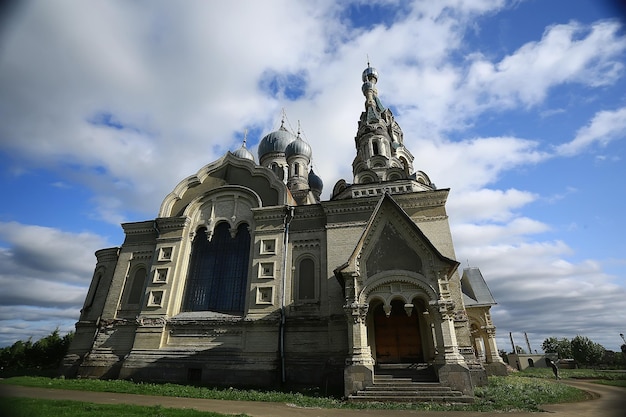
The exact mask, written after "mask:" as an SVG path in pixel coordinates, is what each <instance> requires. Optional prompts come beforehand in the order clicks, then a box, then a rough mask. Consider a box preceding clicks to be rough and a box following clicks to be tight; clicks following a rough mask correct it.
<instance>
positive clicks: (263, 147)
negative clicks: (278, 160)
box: [258, 125, 295, 160]
mask: <svg viewBox="0 0 626 417" xmlns="http://www.w3.org/2000/svg"><path fill="white" fill-rule="evenodd" d="M294 140H295V137H294V136H293V134H291V133H290V132H289V131H288V130H287V129H285V126H284V125H281V126H280V128H279V129H278V130H276V131H274V132H271V133H268V134H267V135H265V136H264V137H263V139H261V142H259V151H258V153H259V160H260V159H262V158H263V156H265V155H267V154H268V153H272V152H285V148H287V145H289V144H290V143H291V142H293V141H294Z"/></svg>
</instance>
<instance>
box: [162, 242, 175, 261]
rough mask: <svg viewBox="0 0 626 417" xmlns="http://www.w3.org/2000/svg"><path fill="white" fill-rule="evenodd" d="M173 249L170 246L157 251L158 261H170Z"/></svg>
mask: <svg viewBox="0 0 626 417" xmlns="http://www.w3.org/2000/svg"><path fill="white" fill-rule="evenodd" d="M173 251H174V248H172V247H171V246H168V247H164V248H161V249H160V250H159V261H171V260H172V252H173Z"/></svg>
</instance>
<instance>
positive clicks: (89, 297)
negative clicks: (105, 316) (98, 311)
mask: <svg viewBox="0 0 626 417" xmlns="http://www.w3.org/2000/svg"><path fill="white" fill-rule="evenodd" d="M100 281H102V272H98V275H96V279H94V280H93V282H95V285H94V284H93V283H92V285H91V288H89V290H90V291H89V293H87V298H86V299H85V305H84V307H83V308H85V309H87V308H91V306H92V305H93V302H94V300H95V298H96V293H97V292H98V288H100Z"/></svg>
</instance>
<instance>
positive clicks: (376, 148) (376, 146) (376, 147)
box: [372, 142, 379, 155]
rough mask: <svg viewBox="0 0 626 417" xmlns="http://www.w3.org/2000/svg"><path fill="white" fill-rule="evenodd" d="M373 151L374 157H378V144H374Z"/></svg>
mask: <svg viewBox="0 0 626 417" xmlns="http://www.w3.org/2000/svg"><path fill="white" fill-rule="evenodd" d="M372 151H373V152H374V155H378V153H379V150H378V142H372Z"/></svg>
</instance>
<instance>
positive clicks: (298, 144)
mask: <svg viewBox="0 0 626 417" xmlns="http://www.w3.org/2000/svg"><path fill="white" fill-rule="evenodd" d="M294 155H302V156H304V157H306V158H308V159H311V155H312V152H311V146H309V144H308V143H306V142H305V141H303V140H302V139H301V138H300V136H298V137H297V138H296V140H294V141H293V142H291V143H290V144H289V145H287V148H286V149H285V157H286V158H287V159H289V158H290V157H292V156H294Z"/></svg>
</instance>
